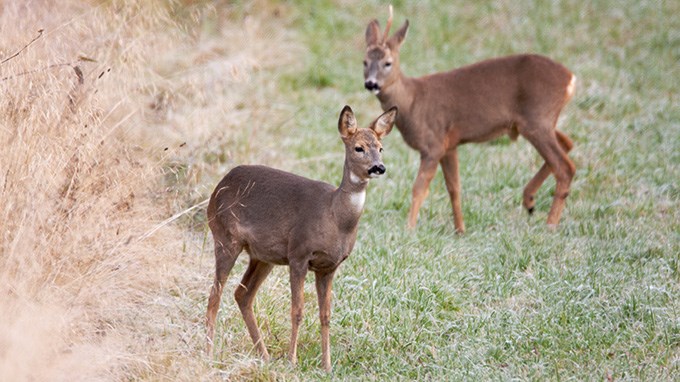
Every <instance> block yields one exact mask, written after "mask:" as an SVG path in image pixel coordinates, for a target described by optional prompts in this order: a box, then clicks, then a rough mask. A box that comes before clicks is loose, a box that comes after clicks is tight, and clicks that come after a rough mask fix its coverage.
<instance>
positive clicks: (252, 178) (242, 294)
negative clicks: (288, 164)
mask: <svg viewBox="0 0 680 382" xmlns="http://www.w3.org/2000/svg"><path fill="white" fill-rule="evenodd" d="M396 115H397V111H396V108H392V109H390V110H388V111H387V112H385V113H384V114H383V115H381V116H380V117H378V118H377V119H376V120H375V121H374V122H373V123H372V124H371V125H370V127H369V128H367V129H359V128H357V125H356V120H355V119H354V114H353V112H352V110H351V109H350V108H349V107H348V106H345V108H344V109H343V111H342V113H341V115H340V119H339V121H338V130H339V132H340V135H341V138H342V141H343V143H344V144H345V166H344V172H343V178H342V182H341V183H340V186H339V187H337V188H336V187H334V186H332V185H330V184H327V183H323V182H319V181H315V180H311V179H307V178H303V177H301V176H298V175H294V174H291V173H288V172H284V171H280V170H276V169H273V168H269V167H264V166H238V167H236V168H234V169H232V170H231V171H230V172H229V173H228V174H227V175H226V176H225V177H224V179H222V181H221V182H220V183H219V184H218V185H217V187H216V188H215V191H214V192H213V194H212V196H211V198H210V202H209V204H208V224H209V226H210V230H211V232H212V234H213V238H214V240H215V268H216V270H215V281H214V284H213V286H212V289H211V291H210V297H209V299H208V311H207V315H206V326H207V337H208V353H209V354H210V353H211V351H212V340H213V335H214V329H215V319H216V316H217V310H218V308H219V305H220V299H221V296H222V288H223V287H224V283H225V281H226V279H227V276H229V272H230V271H231V268H232V267H233V266H234V262H235V261H236V258H237V257H238V256H239V254H240V253H241V252H242V251H243V250H245V251H246V252H247V253H248V255H249V256H250V263H249V265H248V269H247V270H246V273H245V274H244V275H243V279H242V280H241V283H240V284H239V285H238V287H237V288H236V292H235V298H236V302H237V303H238V306H239V308H240V310H241V313H242V315H243V319H244V320H245V323H246V327H247V328H248V332H249V333H250V336H251V338H252V340H253V343H254V344H255V347H256V348H257V350H258V351H259V353H260V354H261V356H262V357H263V358H264V359H265V360H266V359H268V358H269V353H268V352H267V348H266V347H265V345H264V343H263V342H262V337H261V335H260V331H259V329H258V327H257V322H256V320H255V315H254V314H253V302H254V299H255V293H257V289H258V288H259V287H260V285H261V284H262V282H263V281H264V279H265V278H266V277H267V275H268V274H269V272H270V271H271V269H272V268H273V266H274V265H288V266H289V267H290V285H291V294H292V306H291V321H292V328H291V341H290V348H289V353H288V356H289V359H290V361H291V362H292V363H293V364H295V363H296V362H297V355H296V352H297V337H298V328H299V326H300V322H301V321H302V308H303V287H304V281H305V275H306V274H307V271H308V270H311V271H312V272H314V274H315V276H316V289H317V295H318V299H319V318H320V320H321V349H322V353H323V354H322V358H323V359H322V364H323V367H324V369H326V370H328V371H330V369H331V358H330V342H329V325H330V309H331V283H332V281H333V275H334V274H335V270H336V269H337V267H338V266H339V265H340V263H342V262H343V261H344V260H345V259H346V258H347V256H349V254H350V253H351V252H352V248H353V247H354V242H355V241H356V235H357V227H358V223H359V217H360V216H361V212H362V210H363V201H364V199H363V198H364V197H365V193H366V186H367V184H368V180H369V178H372V177H374V175H376V173H375V171H378V170H381V171H382V172H379V173H378V174H377V175H379V174H382V173H383V172H384V171H385V170H384V166H383V164H382V159H381V151H382V146H381V144H380V140H381V139H382V138H383V137H384V136H386V135H387V134H389V132H390V131H391V129H392V126H393V124H394V120H395V118H396Z"/></svg>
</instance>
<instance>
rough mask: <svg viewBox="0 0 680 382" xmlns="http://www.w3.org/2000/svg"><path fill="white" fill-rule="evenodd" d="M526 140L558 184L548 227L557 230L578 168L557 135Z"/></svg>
mask: <svg viewBox="0 0 680 382" xmlns="http://www.w3.org/2000/svg"><path fill="white" fill-rule="evenodd" d="M526 138H527V139H528V140H529V141H530V142H531V143H532V144H533V145H534V147H536V150H538V152H539V154H541V156H542V157H543V159H544V160H545V163H546V165H548V166H549V167H550V169H551V170H552V172H553V174H554V175H555V180H556V183H557V184H556V186H555V195H554V196H553V203H552V206H551V207H550V212H549V213H548V221H547V223H548V226H550V227H551V228H555V227H557V223H559V221H560V215H561V214H562V210H563V209H564V205H565V204H566V199H567V196H568V195H569V185H570V184H571V180H572V179H573V177H574V174H575V173H576V167H575V166H574V163H573V162H572V161H571V159H569V157H568V156H567V154H566V152H565V150H563V149H562V147H561V146H562V144H563V143H562V144H561V143H558V138H557V135H556V134H549V135H546V136H533V135H530V136H526Z"/></svg>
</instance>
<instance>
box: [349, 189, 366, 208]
mask: <svg viewBox="0 0 680 382" xmlns="http://www.w3.org/2000/svg"><path fill="white" fill-rule="evenodd" d="M349 201H350V202H351V203H352V206H353V207H354V209H355V211H358V212H360V211H361V210H363V209H364V202H365V201H366V191H362V192H354V193H352V194H351V195H350V196H349Z"/></svg>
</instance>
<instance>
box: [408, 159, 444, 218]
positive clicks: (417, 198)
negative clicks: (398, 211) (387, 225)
mask: <svg viewBox="0 0 680 382" xmlns="http://www.w3.org/2000/svg"><path fill="white" fill-rule="evenodd" d="M436 173H437V160H436V159H434V158H432V157H429V156H422V158H421V159H420V168H419V169H418V176H416V181H415V183H414V184H413V197H412V198H413V199H412V200H411V210H410V211H409V213H408V223H407V224H408V228H409V229H413V228H415V227H416V223H417V222H418V211H419V210H420V206H421V205H422V204H423V201H424V200H425V198H427V195H428V194H429V192H430V182H432V179H433V178H434V175H435V174H436Z"/></svg>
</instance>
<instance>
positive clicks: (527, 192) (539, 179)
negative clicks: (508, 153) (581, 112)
mask: <svg viewBox="0 0 680 382" xmlns="http://www.w3.org/2000/svg"><path fill="white" fill-rule="evenodd" d="M555 134H556V137H557V141H558V142H559V144H560V146H561V147H562V150H564V152H565V153H568V152H569V151H570V150H571V148H572V147H573V146H574V144H573V142H572V141H571V139H569V137H568V136H566V135H565V134H564V133H562V132H560V131H558V130H555ZM551 172H552V171H551V169H550V166H548V163H543V166H541V168H540V169H539V170H538V172H537V173H536V175H534V177H533V178H532V179H531V180H530V181H529V183H527V185H526V187H525V188H524V193H523V195H522V196H523V200H522V204H523V205H524V207H525V208H526V209H527V212H529V214H532V213H533V212H534V206H535V205H536V201H535V199H534V197H535V196H536V192H538V189H539V188H540V187H541V185H542V184H543V182H544V181H545V180H546V179H547V178H548V175H550V174H551Z"/></svg>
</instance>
